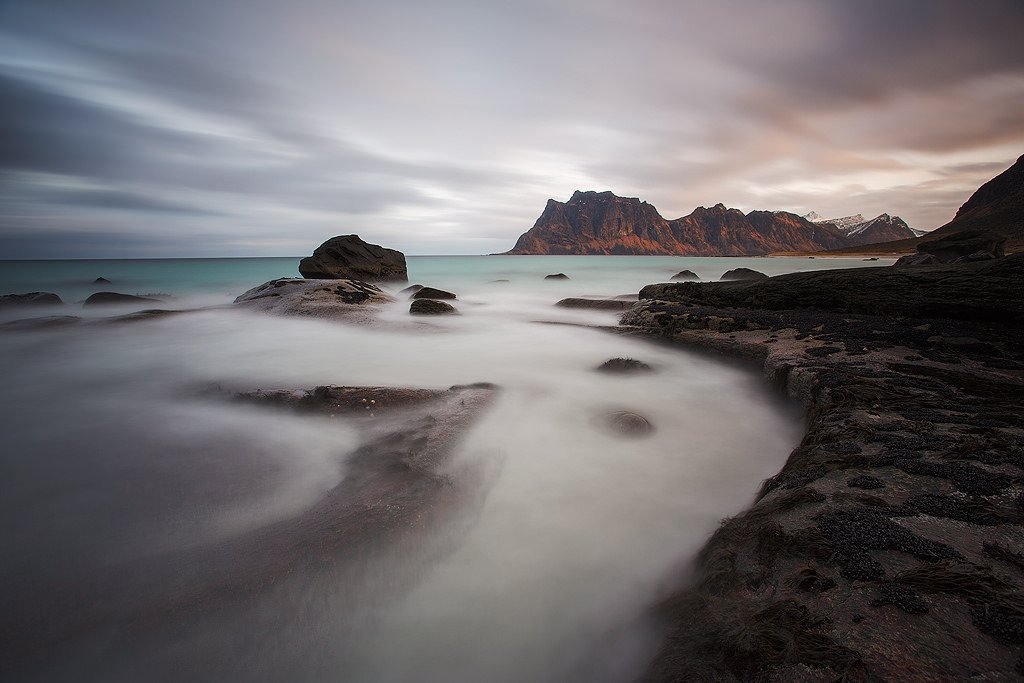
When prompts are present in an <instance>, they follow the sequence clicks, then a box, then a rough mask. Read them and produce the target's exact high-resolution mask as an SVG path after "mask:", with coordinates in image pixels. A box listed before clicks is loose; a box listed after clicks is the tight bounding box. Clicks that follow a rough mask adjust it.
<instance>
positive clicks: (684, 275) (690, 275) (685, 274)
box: [669, 270, 700, 280]
mask: <svg viewBox="0 0 1024 683" xmlns="http://www.w3.org/2000/svg"><path fill="white" fill-rule="evenodd" d="M669 279H671V280H699V279H700V278H699V277H697V273H695V272H693V271H692V270H681V271H679V272H678V273H676V274H675V275H673V276H672V277H671V278H669Z"/></svg>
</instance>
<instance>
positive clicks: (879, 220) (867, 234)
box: [804, 211, 919, 245]
mask: <svg viewBox="0 0 1024 683" xmlns="http://www.w3.org/2000/svg"><path fill="white" fill-rule="evenodd" d="M811 216H813V218H811ZM804 218H806V219H807V220H809V221H811V222H812V223H815V224H817V225H823V224H826V223H828V224H831V225H834V226H836V227H837V228H838V229H839V231H840V232H841V233H843V234H844V235H846V237H847V238H848V239H849V240H850V242H851V243H852V244H854V245H862V244H874V243H875V242H890V241H892V240H904V239H909V238H912V237H917V236H919V233H918V232H917V231H915V230H914V229H913V228H911V227H910V226H909V225H907V223H906V221H904V220H903V219H902V218H900V217H899V216H890V215H889V214H887V213H883V214H882V215H880V216H875V217H874V218H872V219H870V220H867V219H865V218H864V216H863V215H862V214H859V213H855V214H853V215H852V216H844V217H842V218H827V219H826V218H821V216H819V215H818V214H816V213H814V212H813V211H812V212H811V213H809V214H807V215H806V216H804Z"/></svg>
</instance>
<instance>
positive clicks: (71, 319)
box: [0, 315, 82, 330]
mask: <svg viewBox="0 0 1024 683" xmlns="http://www.w3.org/2000/svg"><path fill="white" fill-rule="evenodd" d="M81 320H82V319H81V318H79V317H77V316H73V315H48V316H45V317H42V318H22V319H20V320H12V321H11V322H8V323H3V324H0V329H4V330H43V329H47V328H50V327H66V326H68V325H74V324H75V323H78V322H81Z"/></svg>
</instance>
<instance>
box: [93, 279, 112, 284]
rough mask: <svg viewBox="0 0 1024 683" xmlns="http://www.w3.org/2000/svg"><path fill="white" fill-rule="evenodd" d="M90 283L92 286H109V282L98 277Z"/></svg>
mask: <svg viewBox="0 0 1024 683" xmlns="http://www.w3.org/2000/svg"><path fill="white" fill-rule="evenodd" d="M92 283H93V284H94V285H109V284H110V280H108V279H107V278H105V277H98V278H96V279H95V280H93V281H92Z"/></svg>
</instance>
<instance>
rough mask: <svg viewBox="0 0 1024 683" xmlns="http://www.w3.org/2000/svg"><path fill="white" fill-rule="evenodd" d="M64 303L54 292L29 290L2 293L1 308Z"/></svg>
mask: <svg viewBox="0 0 1024 683" xmlns="http://www.w3.org/2000/svg"><path fill="white" fill-rule="evenodd" d="M62 303H64V302H63V301H61V298H60V297H59V296H57V295H56V294H53V293H52V292H29V293H28V294H2V295H0V309H4V308H17V307H19V306H57V305H60V304H62Z"/></svg>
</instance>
